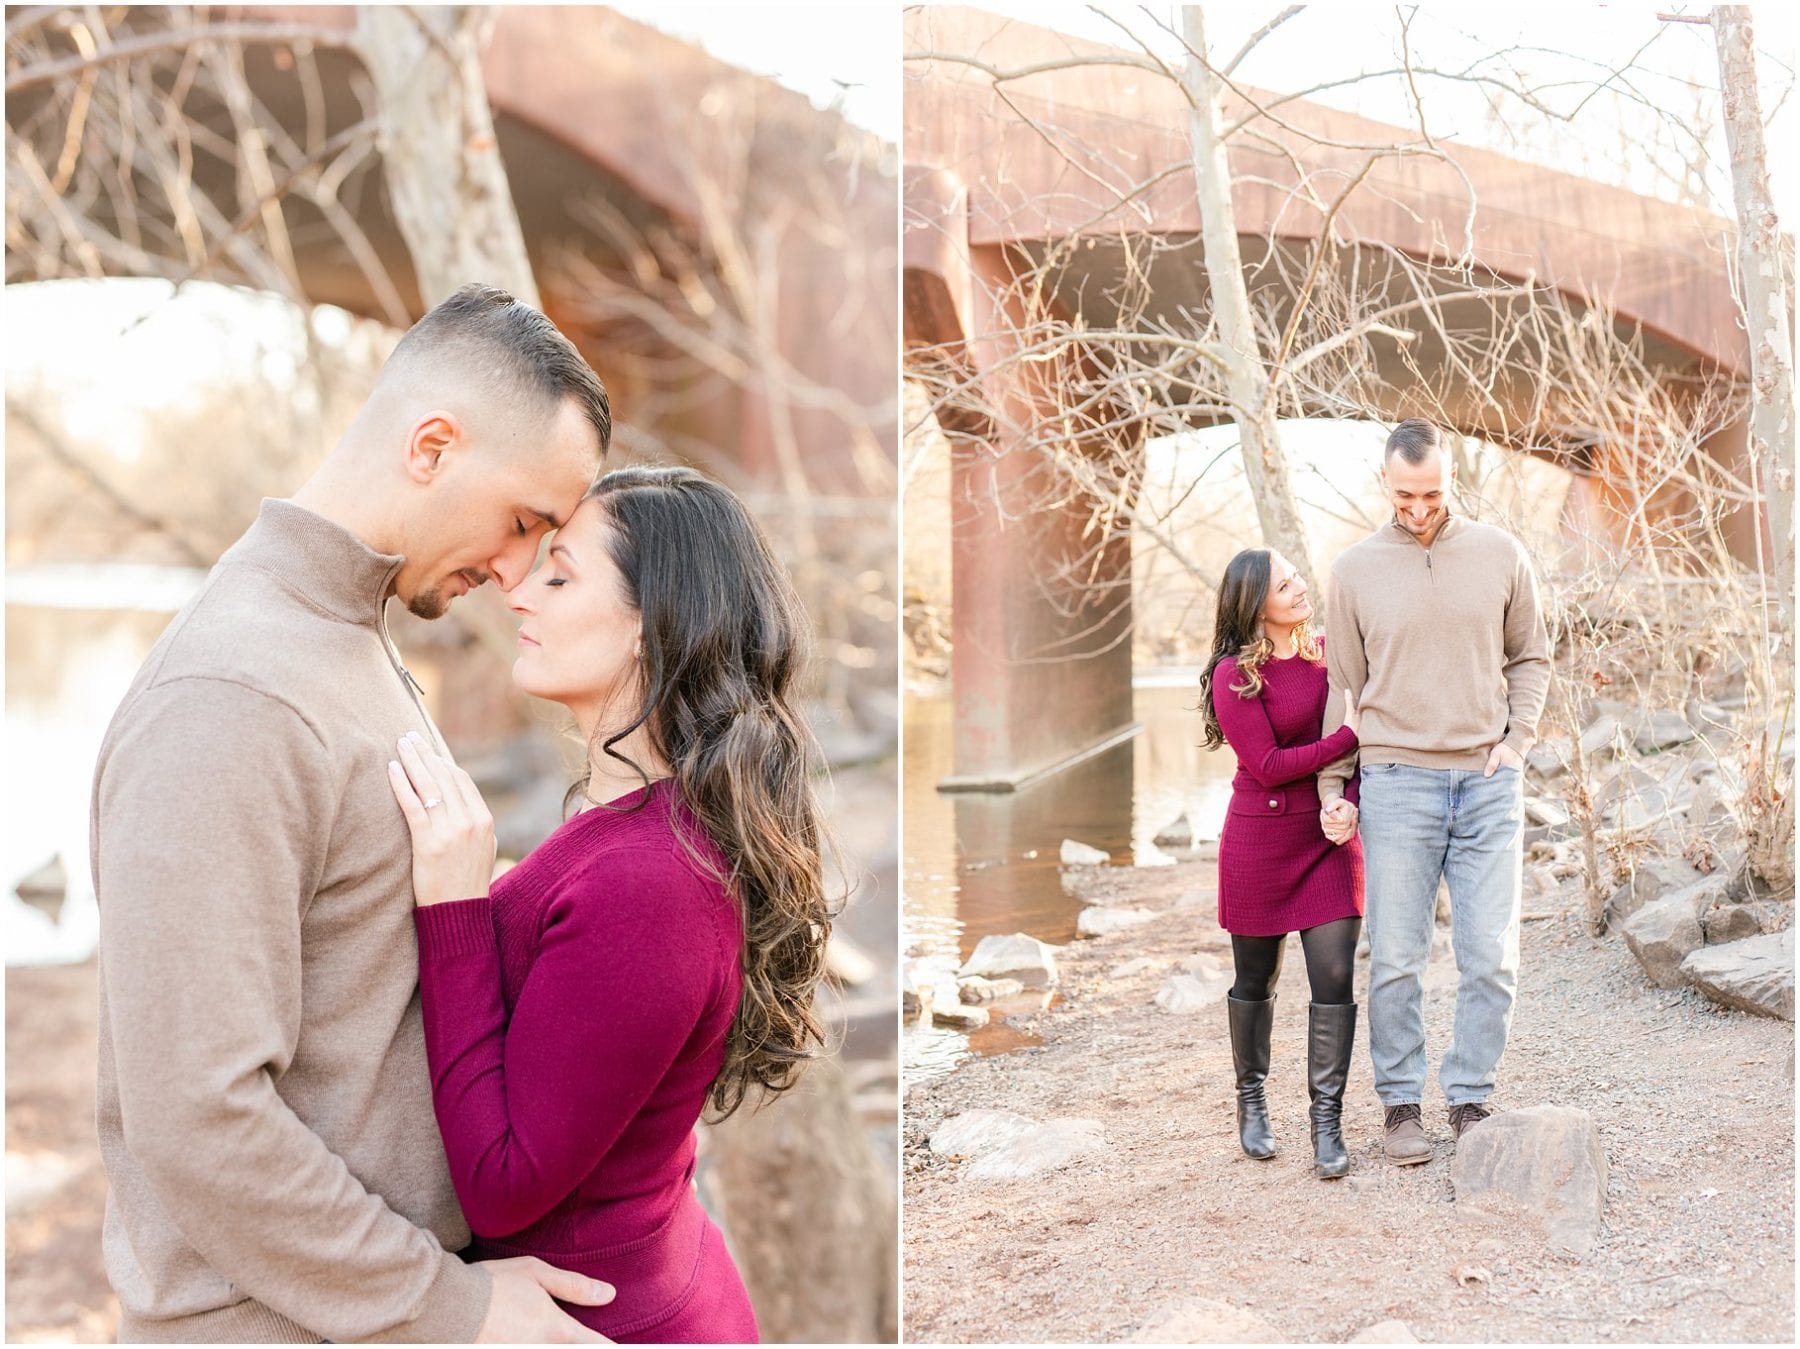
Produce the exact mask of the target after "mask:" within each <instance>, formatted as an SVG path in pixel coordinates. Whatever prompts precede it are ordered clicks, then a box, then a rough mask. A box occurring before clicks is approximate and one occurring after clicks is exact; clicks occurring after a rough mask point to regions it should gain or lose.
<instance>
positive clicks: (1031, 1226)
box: [904, 859, 1794, 1344]
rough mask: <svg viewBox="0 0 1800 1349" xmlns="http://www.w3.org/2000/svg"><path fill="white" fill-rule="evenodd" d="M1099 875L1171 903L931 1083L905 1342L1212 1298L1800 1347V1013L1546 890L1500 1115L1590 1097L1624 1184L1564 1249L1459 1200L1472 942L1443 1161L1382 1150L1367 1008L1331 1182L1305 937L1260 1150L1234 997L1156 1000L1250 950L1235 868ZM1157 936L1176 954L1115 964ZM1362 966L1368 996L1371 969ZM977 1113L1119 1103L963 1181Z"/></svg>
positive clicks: (1525, 944) (1107, 1323)
mask: <svg viewBox="0 0 1800 1349" xmlns="http://www.w3.org/2000/svg"><path fill="white" fill-rule="evenodd" d="M1088 877H1091V879H1089V878H1087V877H1084V878H1083V879H1081V880H1080V881H1079V882H1078V885H1080V886H1084V887H1086V891H1087V893H1084V896H1083V897H1084V898H1095V899H1103V900H1104V901H1106V902H1108V903H1110V904H1128V905H1132V906H1138V907H1147V908H1152V909H1156V910H1159V911H1162V913H1163V916H1162V917H1160V918H1159V919H1158V920H1157V921H1156V922H1155V923H1153V924H1151V925H1149V926H1147V927H1143V928H1138V929H1135V930H1132V931H1127V932H1123V933H1118V934H1114V935H1112V936H1109V937H1103V938H1098V939H1093V940H1087V941H1080V942H1076V943H1074V944H1072V945H1071V946H1069V947H1068V948H1066V952H1065V953H1064V954H1063V955H1060V956H1059V957H1058V963H1059V966H1060V969H1061V976H1062V982H1061V996H1060V997H1059V998H1057V999H1056V1000H1055V1001H1054V1003H1053V1005H1052V1006H1051V1007H1049V1008H1048V1009H1042V1008H1038V1009H1036V1010H1031V1011H1027V1012H1023V1013H1021V1014H1019V1015H1016V1016H1014V1017H1013V1018H1012V1021H1011V1024H1012V1025H1014V1026H1016V1027H1017V1028H1018V1029H1019V1030H1020V1031H1023V1032H1026V1033H1027V1037H1029V1036H1031V1035H1035V1036H1041V1037H1042V1041H1043V1043H1042V1044H1041V1046H1036V1047H1027V1048H1023V1049H1020V1050H1018V1051H1016V1052H1013V1053H1008V1054H1000V1055H990V1056H987V1057H981V1058H976V1059H973V1060H971V1061H969V1062H968V1063H966V1064H964V1065H963V1066H961V1067H959V1068H958V1069H956V1070H955V1071H954V1072H952V1073H950V1074H948V1075H947V1076H945V1077H942V1078H939V1079H936V1080H931V1081H927V1082H921V1083H918V1084H915V1085H912V1086H910V1087H909V1090H908V1093H907V1098H906V1130H907V1136H906V1150H905V1161H904V1166H905V1171H906V1174H905V1177H904V1187H905V1188H904V1194H905V1241H904V1249H905V1266H904V1280H905V1283H904V1287H905V1330H904V1334H905V1337H906V1339H907V1340H908V1341H910V1342H944V1341H976V1342H980V1341H996V1340H1003V1341H1014V1342H1026V1343H1030V1342H1033V1341H1048V1342H1057V1341H1116V1340H1123V1339H1128V1338H1130V1337H1131V1336H1132V1335H1133V1334H1134V1333H1139V1332H1142V1331H1144V1330H1145V1329H1147V1328H1151V1327H1154V1326H1155V1325H1156V1323H1157V1322H1158V1321H1159V1320H1161V1319H1162V1318H1164V1317H1165V1316H1166V1315H1168V1314H1169V1313H1170V1311H1171V1310H1172V1309H1174V1308H1177V1307H1178V1306H1179V1305H1180V1304H1182V1303H1183V1302H1186V1301H1188V1300H1190V1299H1194V1298H1204V1299H1211V1300H1213V1301H1216V1302H1224V1303H1228V1304H1231V1305H1232V1306H1233V1307H1236V1308H1240V1309H1243V1310H1244V1311H1245V1312H1248V1313H1249V1314H1251V1315H1253V1316H1255V1317H1257V1318H1259V1319H1260V1320H1261V1321H1263V1322H1265V1323H1267V1326H1268V1327H1270V1328H1271V1329H1272V1331H1273V1332H1274V1334H1273V1338H1278V1339H1283V1340H1294V1341H1300V1342H1307V1343H1341V1342H1344V1341H1346V1340H1348V1339H1349V1338H1350V1337H1351V1336H1353V1335H1355V1334H1356V1333H1357V1332H1358V1331H1360V1330H1362V1329H1364V1328H1366V1327H1368V1326H1370V1325H1371V1324H1373V1323H1376V1322H1380V1321H1385V1320H1390V1319H1397V1320H1400V1321H1403V1322H1405V1323H1406V1325H1407V1326H1408V1328H1409V1329H1410V1330H1411V1332H1412V1334H1413V1335H1414V1336H1416V1337H1417V1338H1418V1339H1419V1340H1420V1341H1424V1342H1432V1341H1437V1342H1462V1343H1471V1342H1480V1341H1494V1342H1522V1341H1546V1342H1553V1343H1555V1342H1562V1343H1570V1342H1575V1343H1580V1342H1613V1343H1629V1342H1681V1341H1697V1342H1730V1341H1748V1342H1767V1343H1787V1344H1791V1343H1793V1341H1794V1134H1793V1122H1794V1083H1793V1044H1794V1028H1793V1026H1792V1025H1791V1024H1789V1023H1787V1022H1781V1021H1773V1020H1768V1019H1764V1018H1759V1017H1754V1016H1750V1015H1746V1014H1743V1013H1739V1012H1735V1011H1729V1010H1725V1009H1721V1008H1719V1007H1716V1006H1714V1005H1713V1004H1712V1003H1710V1002H1708V1001H1706V1000H1705V999H1704V997H1702V996H1701V995H1699V994H1698V993H1695V992H1693V991H1689V990H1683V991H1667V990H1658V989H1654V988H1652V987H1650V986H1649V984H1648V983H1647V982H1646V981H1645V980H1644V978H1643V976H1642V974H1641V972H1640V971H1639V969H1638V966H1637V964H1636V962H1635V960H1634V959H1633V958H1632V956H1631V955H1630V953H1629V952H1628V951H1627V950H1626V949H1625V946H1624V944H1623V942H1622V940H1621V939H1620V938H1619V937H1617V936H1616V935H1615V936H1611V937H1608V938H1604V939H1602V940H1601V941H1599V942H1594V941H1591V940H1590V939H1589V938H1588V937H1586V936H1585V935H1584V934H1583V933H1582V931H1581V928H1580V925H1579V922H1578V920H1577V918H1576V917H1575V916H1574V912H1573V911H1574V910H1575V908H1576V907H1577V903H1578V901H1577V898H1576V892H1575V891H1574V890H1573V889H1572V888H1565V889H1564V890H1562V891H1560V892H1553V893H1552V894H1550V895H1548V896H1543V897H1540V898H1539V899H1537V900H1535V901H1534V902H1533V903H1531V904H1530V905H1528V910H1546V909H1550V910H1558V912H1556V913H1555V915H1554V916H1552V917H1549V918H1546V919H1542V920H1539V921H1531V922H1527V923H1525V924H1524V926H1523V936H1522V968H1521V971H1520V977H1519V997H1518V1003H1517V1008H1516V1015H1515V1019H1514V1022H1513V1027H1512V1033H1511V1038H1510V1041H1509V1047H1508V1050H1507V1054H1506V1058H1505V1060H1504V1062H1503V1063H1502V1065H1501V1069H1500V1083H1499V1088H1498V1091H1497V1094H1496V1096H1495V1098H1494V1100H1493V1105H1494V1107H1495V1108H1496V1109H1497V1110H1504V1109H1508V1108H1513V1107H1522V1106H1527V1105H1538V1104H1555V1105H1565V1106H1577V1107H1580V1108H1583V1109H1586V1110H1588V1111H1590V1112H1591V1113H1592V1115H1593V1118H1594V1121H1595V1124H1596V1125H1597V1127H1598V1130H1599V1133H1600V1137H1601V1140H1602V1143H1603V1145H1604V1148H1605V1152H1606V1156H1607V1160H1608V1164H1609V1173H1610V1174H1609V1181H1608V1186H1607V1192H1606V1203H1605V1212H1604V1223H1603V1227H1602V1230H1601V1233H1600V1237H1599V1240H1598V1242H1597V1244H1596V1246H1595V1249H1594V1251H1593V1253H1592V1256H1591V1257H1590V1258H1589V1259H1587V1260H1585V1261H1581V1260H1576V1259H1573V1258H1571V1257H1567V1256H1561V1255H1556V1254H1552V1253H1551V1252H1550V1251H1549V1250H1548V1249H1547V1248H1546V1247H1545V1245H1544V1243H1543V1241H1542V1239H1541V1235H1540V1232H1539V1231H1538V1230H1537V1229H1535V1228H1534V1226H1533V1225H1532V1224H1530V1223H1522V1222H1514V1223H1497V1222H1495V1220H1493V1219H1480V1218H1478V1217H1476V1216H1474V1215H1473V1214H1469V1213H1464V1214H1462V1215H1459V1213H1458V1211H1457V1205H1456V1203H1455V1202H1454V1201H1455V1196H1454V1192H1453V1188H1452V1184H1451V1159H1452V1155H1453V1149H1452V1144H1451V1141H1450V1138H1451V1135H1450V1130H1449V1126H1448V1124H1447V1123H1446V1121H1445V1119H1444V1106H1443V1100H1442V1096H1441V1094H1440V1093H1439V1092H1438V1088H1437V1085H1436V1076H1435V1075H1436V1071H1437V1064H1438V1058H1439V1056H1440V1055H1441V1053H1442V1051H1443V1049H1444V1047H1445V1045H1446V1044H1447V1042H1448V1038H1449V1029H1450V1017H1451V1012H1452V1006H1453V999H1454V996H1455V966H1454V961H1453V957H1452V955H1451V954H1450V952H1449V949H1448V943H1447V942H1441V943H1440V945H1439V949H1438V950H1437V951H1436V952H1435V953H1434V956H1433V959H1432V962H1431V966H1430V970H1429V973H1428V977H1427V984H1426V1009H1425V1010H1426V1027H1427V1048H1428V1052H1429V1053H1430V1055H1431V1059H1430V1071H1431V1074H1432V1077H1431V1079H1430V1082H1429V1083H1428V1086H1427V1089H1426V1105H1425V1125H1426V1132H1427V1135H1428V1136H1429V1137H1430V1138H1431V1139H1432V1140H1433V1142H1434V1143H1435V1145H1436V1155H1435V1156H1434V1158H1433V1159H1432V1160H1431V1161H1430V1162H1429V1163H1427V1164H1424V1165H1418V1166H1412V1167H1405V1168H1396V1167H1392V1166H1389V1165H1387V1164H1386V1163H1385V1162H1384V1161H1383V1160H1382V1159H1381V1157H1380V1132H1381V1112H1380V1107H1379V1103H1378V1102H1377V1100H1376V1098H1375V1095H1374V1091H1373V1086H1372V1079H1371V1071H1370V1067H1369V1061H1368V1054H1367V1027H1366V1023H1365V1024H1362V1025H1359V1028H1358V1045H1357V1055H1356V1059H1355V1062H1354V1066H1353V1068H1352V1071H1351V1076H1350V1082H1349V1087H1348V1090H1347V1092H1346V1100H1345V1112H1344V1115H1345V1118H1344V1133H1345V1138H1346V1142H1347V1144H1348V1145H1349V1148H1350V1152H1351V1157H1352V1170H1351V1174H1350V1176H1349V1177H1348V1178H1346V1179H1344V1180H1340V1181H1334V1182H1325V1181H1320V1180H1317V1179H1315V1178H1314V1176H1313V1174H1312V1169H1311V1145H1310V1138H1309V1135H1308V1133H1307V1123H1306V1106H1307V1096H1306V1086H1305V1078H1304V1066H1305V1047H1304V1035H1305V1029H1306V1004H1307V1000H1308V999H1307V992H1306V972H1305V965H1304V962H1303V961H1302V959H1301V958H1300V952H1299V950H1298V945H1297V942H1290V947H1292V948H1293V949H1291V950H1290V951H1289V953H1288V957H1287V961H1286V964H1285V966H1284V969H1283V972H1282V976H1281V983H1280V988H1279V1002H1278V1003H1277V1011H1276V1019H1275V1032H1274V1046H1273V1065H1272V1068H1271V1071H1270V1075H1269V1083H1268V1094H1269V1098H1270V1103H1271V1112H1272V1115H1273V1119H1274V1125H1275V1129H1276V1134H1277V1139H1278V1143H1279V1146H1280V1155H1279V1156H1278V1157H1276V1158H1275V1159H1274V1160H1272V1161H1267V1162H1260V1163H1259V1162H1254V1161H1251V1160H1249V1159H1247V1158H1246V1157H1244V1156H1243V1154H1242V1153H1241V1152H1240V1150H1239V1148H1238V1145H1237V1137H1236V1130H1235V1124H1234V1116H1233V1107H1232V1069H1231V1055H1230V1047H1229V1044H1228V1042H1227V1039H1226V1030H1225V1009H1224V1006H1223V1004H1222V1003H1216V1004H1213V1005H1211V1006H1209V1007H1207V1008H1205V1009H1204V1010H1202V1011H1200V1012H1197V1013H1194V1014H1191V1015H1187V1016H1178V1015H1173V1014H1170V1013H1167V1012H1164V1011H1162V1010H1161V1009H1159V1008H1157V1007H1156V1006H1154V1005H1153V1003H1152V998H1153V997H1154V995H1155V993H1156V990H1157V989H1158V987H1159V986H1160V985H1161V983H1162V980H1163V978H1164V975H1165V973H1166V972H1167V971H1168V970H1169V969H1171V968H1174V967H1176V966H1178V965H1180V964H1181V963H1183V962H1185V961H1186V959H1187V958H1189V957H1191V956H1192V955H1193V954H1194V953H1196V952H1200V951H1209V952H1213V953H1215V954H1217V955H1218V956H1219V958H1220V959H1221V961H1222V963H1224V964H1225V965H1226V966H1227V968H1228V967H1229V964H1230V946H1229V939H1228V938H1227V937H1226V936H1225V934H1224V933H1222V932H1221V931H1220V930H1219V928H1218V926H1217V923H1216V921H1215V919H1216V910H1215V906H1214V903H1213V901H1212V899H1211V896H1212V894H1213V885H1214V878H1215V863H1214V862H1212V861H1211V860H1198V859H1197V860H1190V861H1184V862H1183V863H1181V864H1180V865H1179V866H1177V867H1173V868H1159V869H1143V870H1136V871H1132V870H1125V869H1117V870H1114V869H1099V870H1098V871H1092V872H1089V873H1088ZM1573 884H1574V882H1568V883H1566V886H1573ZM1196 889H1198V890H1200V891H1202V892H1203V893H1202V894H1200V895H1196V894H1195V893H1194V892H1195V891H1196ZM1184 892H1185V893H1186V894H1187V896H1188V903H1187V904H1185V905H1182V904H1181V903H1180V902H1179V897H1180V896H1182V895H1183V894H1184ZM1140 956H1147V957H1150V958H1151V959H1152V961H1153V964H1152V966H1151V968H1149V969H1147V970H1143V971H1141V972H1138V973H1134V974H1130V975H1127V976H1125V977H1121V978H1115V977H1112V976H1111V974H1110V973H1109V972H1110V971H1112V970H1115V969H1118V968H1119V967H1120V966H1121V965H1124V964H1125V963H1126V962H1128V961H1130V960H1132V959H1133V958H1135V957H1140ZM1358 966H1359V968H1358V992H1357V998H1358V1001H1359V1002H1361V1001H1363V1000H1364V998H1365V996H1366V989H1367V982H1368V962H1367V960H1366V959H1364V960H1361V961H1359V962H1358ZM952 996H954V994H952ZM1039 1001H1041V999H1040V1000H1039ZM974 1108H992V1109H1003V1110H1011V1111H1016V1112H1018V1113H1020V1114H1023V1115H1027V1116H1029V1117H1031V1118H1032V1119H1035V1120H1049V1119H1054V1118H1060V1117H1068V1118H1087V1119H1093V1120H1097V1121H1099V1122H1100V1124H1101V1126H1102V1128H1103V1130H1104V1137H1105V1148H1104V1150H1103V1152H1102V1153H1101V1154H1100V1155H1098V1156H1097V1157H1092V1158H1088V1159H1085V1160H1081V1161H1077V1162H1075V1163H1074V1164H1072V1165H1071V1166H1069V1167H1067V1168H1066V1169H1064V1170H1061V1171H1057V1172H1053V1173H1050V1174H1048V1175H1043V1176H1039V1177H1037V1178H1035V1179H1030V1180H1012V1181H985V1182H984V1181H978V1180H972V1179H964V1178H962V1177H961V1176H960V1175H959V1171H960V1169H961V1167H962V1166H963V1165H964V1163H962V1162H960V1161H959V1160H956V1159H951V1158H944V1157H937V1156H934V1155H933V1154H932V1153H930V1151H929V1150H928V1148H927V1147H926V1140H927V1137H928V1135H929V1134H930V1132H931V1131H932V1130H933V1129H935V1128H936V1127H937V1126H938V1125H939V1124H940V1123H941V1122H942V1121H944V1120H946V1119H948V1118H951V1117H953V1116H955V1115H957V1114H959V1113H961V1112H962V1111H965V1110H969V1109H974Z"/></svg>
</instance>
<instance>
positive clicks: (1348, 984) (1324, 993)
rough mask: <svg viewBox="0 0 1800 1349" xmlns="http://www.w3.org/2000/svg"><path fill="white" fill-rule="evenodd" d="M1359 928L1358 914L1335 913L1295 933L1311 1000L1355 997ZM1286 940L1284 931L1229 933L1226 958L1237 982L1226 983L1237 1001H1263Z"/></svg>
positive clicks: (1272, 983) (1270, 988) (1351, 999)
mask: <svg viewBox="0 0 1800 1349" xmlns="http://www.w3.org/2000/svg"><path fill="white" fill-rule="evenodd" d="M1361 934H1362V919H1360V918H1339V919H1338V920H1337V921H1336V922H1332V923H1321V924H1319V926H1318V927H1309V928H1307V929H1306V930H1305V931H1304V932H1302V933H1301V934H1300V949H1301V950H1302V951H1304V952H1305V953H1306V981H1307V982H1308V983H1309V984H1311V985H1312V1000H1313V1001H1314V1002H1320V1003H1336V1004H1339V1005H1342V1004H1343V1003H1347V1002H1354V1001H1355V1000H1356V998H1355V992H1354V985H1355V982H1356V939H1357V937H1358V936H1360V935H1361ZM1286 942H1287V938H1286V937H1240V936H1237V935H1236V934H1235V933H1234V934H1233V935H1232V938H1231V960H1232V963H1233V964H1234V965H1235V966H1236V967H1237V982H1236V983H1234V984H1233V985H1232V986H1231V996H1232V997H1234V998H1236V999H1237V1000H1238V1001H1239V1002H1264V1001H1267V999H1268V998H1269V996H1270V994H1272V993H1273V992H1274V991H1275V980H1276V978H1277V977H1278V976H1279V975H1280V974H1281V953H1282V952H1283V951H1284V950H1286V949H1287V947H1286Z"/></svg>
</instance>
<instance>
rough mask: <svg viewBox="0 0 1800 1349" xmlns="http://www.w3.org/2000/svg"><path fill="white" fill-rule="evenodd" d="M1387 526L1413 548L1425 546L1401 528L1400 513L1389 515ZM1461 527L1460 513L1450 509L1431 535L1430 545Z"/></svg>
mask: <svg viewBox="0 0 1800 1349" xmlns="http://www.w3.org/2000/svg"><path fill="white" fill-rule="evenodd" d="M1387 528H1388V529H1391V530H1393V531H1394V533H1395V534H1396V535H1397V536H1399V537H1400V538H1402V539H1404V540H1405V541H1406V542H1407V543H1410V544H1411V545H1412V546H1413V547H1415V548H1423V547H1424V546H1425V545H1424V544H1422V543H1420V542H1419V541H1418V539H1416V538H1415V537H1413V535H1412V533H1411V532H1410V531H1409V530H1406V529H1403V528H1402V527H1401V525H1400V513H1399V512H1398V511H1396V512H1395V513H1394V514H1393V515H1392V516H1391V517H1389V519H1388V522H1387ZM1461 528H1462V517H1461V516H1460V515H1458V514H1457V513H1456V512H1455V511H1451V512H1450V513H1449V514H1448V516H1446V518H1445V520H1444V523H1443V524H1441V525H1439V526H1438V532H1437V533H1436V534H1435V535H1434V536H1433V537H1432V540H1431V546H1432V547H1433V548H1436V547H1437V546H1438V545H1439V544H1440V543H1442V542H1443V541H1444V540H1445V539H1447V538H1449V537H1450V536H1451V535H1452V534H1455V533H1456V532H1457V531H1458V530H1460V529H1461Z"/></svg>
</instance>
